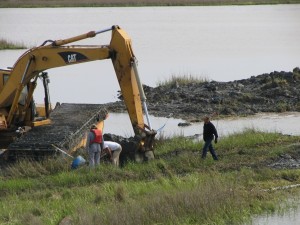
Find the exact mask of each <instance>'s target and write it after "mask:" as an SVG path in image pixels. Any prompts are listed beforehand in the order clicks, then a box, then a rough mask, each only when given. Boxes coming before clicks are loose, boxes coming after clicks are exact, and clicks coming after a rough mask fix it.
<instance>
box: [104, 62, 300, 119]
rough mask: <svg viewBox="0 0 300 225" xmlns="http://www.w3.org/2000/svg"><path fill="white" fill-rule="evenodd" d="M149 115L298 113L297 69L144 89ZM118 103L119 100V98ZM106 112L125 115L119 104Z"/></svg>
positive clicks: (191, 116) (197, 116)
mask: <svg viewBox="0 0 300 225" xmlns="http://www.w3.org/2000/svg"><path fill="white" fill-rule="evenodd" d="M144 91H145V94H146V97H147V106H148V111H149V114H150V115H154V116H161V117H168V116H169V115H170V114H171V115H172V117H173V118H181V119H184V120H187V121H191V122H195V121H199V120H201V118H202V117H203V116H204V115H213V114H217V115H219V116H220V117H228V116H248V115H253V114H256V113H261V112H287V111H298V112H299V111H300V69H299V68H298V67H297V68H295V69H293V71H292V72H284V71H281V72H278V71H274V72H271V73H266V74H261V75H258V76H252V77H250V78H248V79H242V80H235V81H230V82H218V81H210V82H203V83H191V84H187V85H180V84H177V83H174V84H173V85H166V86H158V87H149V86H144ZM120 99H122V96H120ZM105 107H106V108H107V109H108V111H110V112H126V111H125V106H124V103H123V102H122V101H117V102H114V103H109V104H106V105H105Z"/></svg>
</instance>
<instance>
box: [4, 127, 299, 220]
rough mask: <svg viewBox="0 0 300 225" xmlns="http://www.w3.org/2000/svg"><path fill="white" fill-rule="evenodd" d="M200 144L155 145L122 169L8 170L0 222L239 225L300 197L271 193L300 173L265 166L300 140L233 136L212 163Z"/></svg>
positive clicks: (46, 166) (57, 164)
mask: <svg viewBox="0 0 300 225" xmlns="http://www.w3.org/2000/svg"><path fill="white" fill-rule="evenodd" d="M202 144H203V143H202V142H192V141H191V140H189V139H186V138H182V137H177V138H173V139H168V140H164V141H158V142H157V146H156V148H155V149H156V154H157V159H156V160H154V161H151V162H148V163H144V164H136V163H128V164H126V165H125V166H124V167H123V168H114V167H112V166H111V165H109V164H105V163H102V165H101V166H100V167H99V168H96V169H95V170H90V169H88V168H87V167H82V168H80V169H78V170H72V171H71V170H70V169H69V163H70V162H66V161H61V160H62V159H61V160H49V161H48V162H45V163H42V164H40V163H36V162H35V163H33V162H32V163H30V162H22V163H20V164H17V165H14V166H12V167H11V168H8V169H7V170H5V171H2V173H1V176H0V199H1V201H0V224H58V223H59V222H60V221H62V219H64V220H65V221H67V220H68V221H73V223H72V224H244V223H245V222H247V221H249V220H250V218H251V215H253V214H259V213H262V212H270V213H272V212H276V211H277V210H285V209H286V208H287V206H291V205H290V204H291V202H289V204H286V199H289V201H290V200H293V198H292V196H299V190H298V189H290V190H288V191H284V190H276V191H272V190H271V188H273V187H278V186H285V185H291V184H296V183H300V171H299V170H293V169H281V170H279V169H271V168H269V167H268V166H267V165H268V164H269V163H271V162H273V161H274V160H276V159H277V158H278V157H279V156H280V155H283V154H289V155H291V156H293V157H297V154H299V146H300V137H294V136H286V135H280V134H277V133H261V132H257V131H253V130H248V131H245V132H243V133H240V134H234V135H231V136H228V137H225V138H223V139H221V140H220V142H219V143H218V144H217V146H216V149H217V152H218V153H219V156H220V160H219V161H217V162H215V161H213V160H212V159H211V157H210V156H209V157H208V158H207V159H206V160H204V161H203V160H201V159H200V152H199V149H200V148H201V146H202ZM65 160H67V159H65ZM294 200H295V201H297V200H298V199H297V198H296V197H294ZM279 203H280V204H279ZM115 215H117V216H115Z"/></svg>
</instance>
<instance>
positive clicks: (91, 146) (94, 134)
mask: <svg viewBox="0 0 300 225" xmlns="http://www.w3.org/2000/svg"><path fill="white" fill-rule="evenodd" d="M102 149H103V135H102V131H101V130H99V129H98V128H97V126H96V125H95V124H93V125H92V126H91V129H90V132H89V133H88V135H87V139H86V150H87V153H88V155H89V165H90V167H94V166H95V165H99V164H100V154H101V150H102Z"/></svg>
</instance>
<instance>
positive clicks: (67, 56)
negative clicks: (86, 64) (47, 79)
mask: <svg viewBox="0 0 300 225" xmlns="http://www.w3.org/2000/svg"><path fill="white" fill-rule="evenodd" d="M58 54H59V55H60V56H61V57H62V58H63V60H64V61H65V63H66V64H72V63H78V62H83V61H87V60H88V58H87V57H86V56H85V55H83V54H81V53H79V52H59V53H58Z"/></svg>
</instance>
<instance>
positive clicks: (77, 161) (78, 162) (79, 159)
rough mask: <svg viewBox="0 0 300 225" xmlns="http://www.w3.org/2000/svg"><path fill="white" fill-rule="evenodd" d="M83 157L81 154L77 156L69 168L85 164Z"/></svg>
mask: <svg viewBox="0 0 300 225" xmlns="http://www.w3.org/2000/svg"><path fill="white" fill-rule="evenodd" d="M85 162H86V161H85V159H84V158H83V157H82V156H77V157H76V158H75V159H74V160H73V162H72V165H71V168H72V169H77V168H78V167H79V166H81V165H83V164H85Z"/></svg>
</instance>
